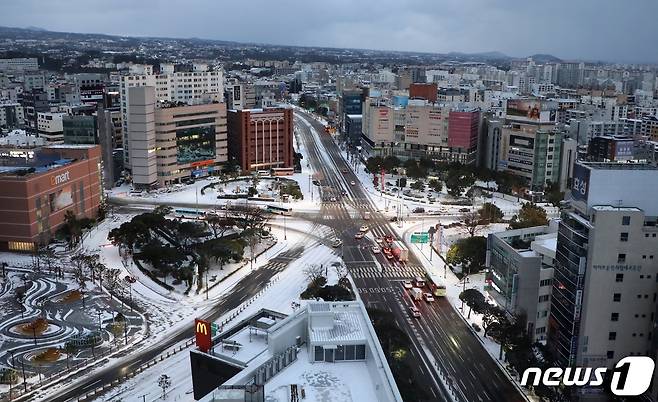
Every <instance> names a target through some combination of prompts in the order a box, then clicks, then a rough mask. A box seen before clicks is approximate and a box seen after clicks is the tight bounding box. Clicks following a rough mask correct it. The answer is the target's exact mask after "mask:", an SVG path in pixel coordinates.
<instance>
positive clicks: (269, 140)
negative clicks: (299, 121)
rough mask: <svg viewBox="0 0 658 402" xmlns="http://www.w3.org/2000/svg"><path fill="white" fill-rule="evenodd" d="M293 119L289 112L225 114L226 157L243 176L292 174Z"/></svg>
mask: <svg viewBox="0 0 658 402" xmlns="http://www.w3.org/2000/svg"><path fill="white" fill-rule="evenodd" d="M292 126H293V115H292V109H290V108H281V107H279V108H267V109H244V110H229V111H228V146H229V156H230V157H231V158H233V159H235V160H236V161H237V162H238V163H239V164H240V167H241V168H242V171H243V172H251V171H255V170H269V169H274V170H275V171H280V172H282V173H286V172H290V173H291V172H292V168H293V146H292V131H293V130H292Z"/></svg>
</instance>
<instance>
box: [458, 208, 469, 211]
mask: <svg viewBox="0 0 658 402" xmlns="http://www.w3.org/2000/svg"><path fill="white" fill-rule="evenodd" d="M470 211H471V209H470V208H459V212H470Z"/></svg>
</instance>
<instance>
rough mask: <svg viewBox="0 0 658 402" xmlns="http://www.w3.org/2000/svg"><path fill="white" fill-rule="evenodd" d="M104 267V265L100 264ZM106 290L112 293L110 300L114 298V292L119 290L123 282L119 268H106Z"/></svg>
mask: <svg viewBox="0 0 658 402" xmlns="http://www.w3.org/2000/svg"><path fill="white" fill-rule="evenodd" d="M100 265H103V264H100ZM104 271H105V274H104V277H105V288H107V290H108V292H109V293H110V298H112V297H113V296H112V295H113V293H114V291H115V290H116V289H117V287H118V286H119V284H120V283H121V281H120V280H119V275H120V274H121V270H120V269H117V268H106V269H105V270H104Z"/></svg>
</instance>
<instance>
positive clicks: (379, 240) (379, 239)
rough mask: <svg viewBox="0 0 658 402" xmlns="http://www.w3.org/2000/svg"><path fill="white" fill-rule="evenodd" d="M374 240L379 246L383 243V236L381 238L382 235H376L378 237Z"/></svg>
mask: <svg viewBox="0 0 658 402" xmlns="http://www.w3.org/2000/svg"><path fill="white" fill-rule="evenodd" d="M376 241H377V244H379V245H380V246H381V245H382V244H384V238H382V237H378V238H377V239H376Z"/></svg>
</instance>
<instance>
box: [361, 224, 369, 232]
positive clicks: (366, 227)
mask: <svg viewBox="0 0 658 402" xmlns="http://www.w3.org/2000/svg"><path fill="white" fill-rule="evenodd" d="M367 231H368V226H367V225H361V228H360V229H359V232H367Z"/></svg>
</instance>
